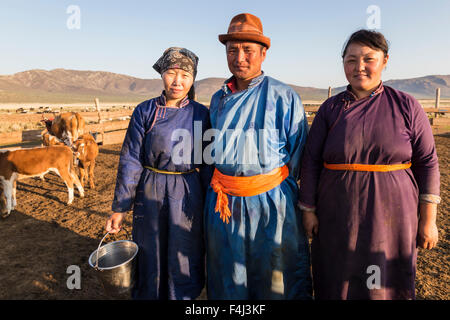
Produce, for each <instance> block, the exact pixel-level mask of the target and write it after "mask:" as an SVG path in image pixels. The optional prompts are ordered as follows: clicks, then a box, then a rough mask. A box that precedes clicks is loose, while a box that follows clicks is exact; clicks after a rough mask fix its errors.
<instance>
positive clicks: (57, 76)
mask: <svg viewBox="0 0 450 320" xmlns="http://www.w3.org/2000/svg"><path fill="white" fill-rule="evenodd" d="M224 81H225V78H206V79H202V80H198V81H196V83H195V86H196V93H197V98H198V100H200V101H203V102H209V100H210V98H211V96H212V94H213V93H214V92H215V91H217V90H219V89H220V87H221V86H222V84H223V82H224ZM385 84H386V85H390V86H392V87H394V88H396V89H399V90H402V91H406V92H408V93H410V94H412V95H413V96H415V97H416V98H418V99H427V98H428V99H432V98H434V96H435V90H436V88H437V87H440V88H441V97H442V98H450V75H433V76H426V77H420V78H413V79H403V80H389V81H386V82H385ZM291 87H292V88H293V89H294V90H295V91H296V92H298V93H299V94H300V96H301V97H302V99H303V100H319V101H320V100H324V99H326V97H327V92H328V90H327V89H320V88H312V87H300V86H295V85H291ZM162 89H163V87H162V81H161V79H139V78H135V77H131V76H127V75H123V74H116V73H112V72H104V71H79V70H66V69H54V70H50V71H47V70H37V69H35V70H29V71H23V72H19V73H16V74H13V75H3V76H0V103H14V102H16V103H19V102H20V103H28V102H30V103H31V102H42V103H81V102H92V100H93V97H98V98H100V100H101V101H103V102H139V101H143V100H145V99H149V98H152V97H155V96H157V95H159V94H160V93H161V91H162ZM344 89H345V87H339V88H333V94H336V93H338V92H340V91H342V90H344Z"/></svg>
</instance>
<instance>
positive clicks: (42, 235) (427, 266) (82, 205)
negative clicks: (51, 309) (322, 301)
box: [0, 136, 450, 299]
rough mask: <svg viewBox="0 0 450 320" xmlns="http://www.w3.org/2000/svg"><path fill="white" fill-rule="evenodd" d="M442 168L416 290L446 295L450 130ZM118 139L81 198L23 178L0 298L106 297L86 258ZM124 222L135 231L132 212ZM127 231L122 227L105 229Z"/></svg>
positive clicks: (103, 212)
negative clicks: (72, 283) (432, 234)
mask: <svg viewBox="0 0 450 320" xmlns="http://www.w3.org/2000/svg"><path fill="white" fill-rule="evenodd" d="M435 139H436V144H437V150H438V155H439V163H440V169H441V194H442V200H443V202H442V204H441V205H440V206H439V213H438V227H439V236H440V241H439V245H438V247H437V248H435V249H433V250H431V251H424V250H419V257H418V263H417V281H416V283H417V285H416V288H417V289H416V291H417V298H418V299H449V298H450V290H449V289H450V288H449V285H450V268H449V250H448V249H449V242H450V238H449V227H450V226H449V219H448V217H449V212H450V210H449V209H450V207H449V184H450V176H449V159H450V136H446V137H444V136H436V137H435ZM119 151H120V145H109V146H104V147H101V148H100V154H99V156H98V158H97V167H96V169H95V175H96V184H97V188H96V189H95V190H91V189H89V188H88V187H87V188H86V197H85V198H83V199H81V198H79V197H78V192H77V190H76V189H75V200H74V203H73V204H72V206H67V205H66V204H65V202H66V201H67V188H66V187H65V185H64V183H63V181H62V180H61V179H60V178H59V177H57V176H56V175H54V174H48V175H46V181H45V182H42V181H41V180H39V179H37V178H31V179H27V180H22V181H21V182H19V183H18V187H17V203H18V205H17V207H16V210H15V211H14V212H12V213H11V215H10V216H9V217H8V218H6V219H0V243H1V249H0V271H1V272H0V299H109V298H108V297H107V296H106V295H105V294H104V292H103V288H102V287H101V285H100V283H99V282H98V280H97V278H96V275H95V271H94V270H93V269H92V268H91V267H90V266H89V264H88V258H89V255H90V254H91V252H92V251H94V250H95V249H96V248H97V246H98V244H99V241H100V239H101V238H102V236H103V235H104V224H105V219H106V217H107V216H109V214H110V208H111V202H112V199H113V192H114V185H115V178H116V177H115V176H116V170H117V165H118V159H119ZM125 227H126V228H127V229H128V230H129V231H131V214H129V215H128V216H127V218H126V222H125ZM108 238H109V240H108V239H107V242H108V241H113V240H118V239H124V238H125V234H124V233H123V232H121V233H119V235H118V236H111V237H108ZM71 265H77V266H79V267H80V268H81V289H73V290H70V289H68V288H67V284H66V282H67V280H68V278H69V276H70V275H71V274H68V273H67V268H68V267H69V266H71Z"/></svg>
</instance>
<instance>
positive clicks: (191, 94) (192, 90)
mask: <svg viewBox="0 0 450 320" xmlns="http://www.w3.org/2000/svg"><path fill="white" fill-rule="evenodd" d="M188 99H189V100H195V87H194V84H192V86H191V88H190V89H189V92H188Z"/></svg>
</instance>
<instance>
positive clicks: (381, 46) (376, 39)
mask: <svg viewBox="0 0 450 320" xmlns="http://www.w3.org/2000/svg"><path fill="white" fill-rule="evenodd" d="M352 43H359V44H363V45H366V46H368V47H370V48H372V49H374V50H380V51H382V52H383V53H384V57H386V56H387V54H388V51H389V44H388V42H387V40H386V38H385V37H384V35H383V34H382V33H381V32H377V31H373V30H366V29H361V30H358V31H356V32H354V33H353V34H352V35H351V36H350V38H348V40H347V41H346V43H345V45H344V50H343V51H342V59H343V58H344V57H345V54H346V53H347V48H348V46H349V45H350V44H352Z"/></svg>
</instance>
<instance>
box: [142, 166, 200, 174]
mask: <svg viewBox="0 0 450 320" xmlns="http://www.w3.org/2000/svg"><path fill="white" fill-rule="evenodd" d="M144 168H146V169H149V170H152V171H154V172H156V173H163V174H186V173H192V172H194V171H196V169H192V170H189V171H185V172H177V171H166V170H160V169H156V168H153V167H149V166H144Z"/></svg>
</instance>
